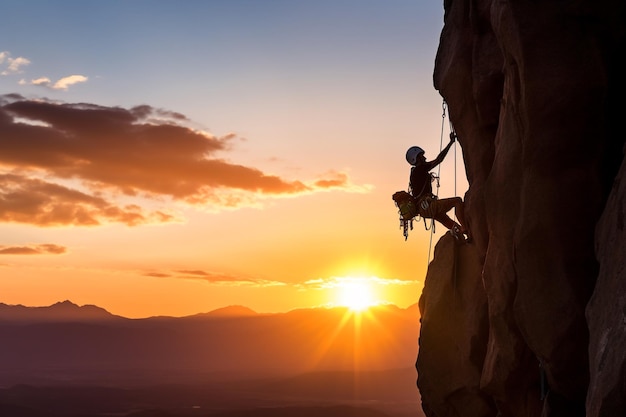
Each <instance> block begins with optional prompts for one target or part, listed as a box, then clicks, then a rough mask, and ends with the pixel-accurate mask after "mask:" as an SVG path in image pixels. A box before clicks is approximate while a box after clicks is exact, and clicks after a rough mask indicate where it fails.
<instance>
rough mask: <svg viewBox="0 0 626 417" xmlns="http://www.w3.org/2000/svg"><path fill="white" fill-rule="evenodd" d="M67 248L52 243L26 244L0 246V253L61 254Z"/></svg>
mask: <svg viewBox="0 0 626 417" xmlns="http://www.w3.org/2000/svg"><path fill="white" fill-rule="evenodd" d="M65 252H67V248H66V247H64V246H60V245H55V244H52V243H45V244H39V245H26V246H1V245H0V255H61V254H63V253H65Z"/></svg>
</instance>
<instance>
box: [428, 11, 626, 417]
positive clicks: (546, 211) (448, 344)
mask: <svg viewBox="0 0 626 417" xmlns="http://www.w3.org/2000/svg"><path fill="white" fill-rule="evenodd" d="M444 8H445V17H444V28H443V31H442V33H441V39H440V45H439V50H438V53H437V57H436V62H435V71H434V84H435V88H436V89H437V90H438V91H439V92H440V93H441V95H442V97H443V98H444V99H445V101H446V103H447V104H448V108H449V115H450V119H451V121H452V123H453V124H454V127H455V129H456V131H457V133H458V136H459V143H460V144H461V147H462V149H463V158H464V160H465V165H466V174H467V178H468V182H469V189H468V192H467V193H466V195H465V204H466V216H467V218H468V223H469V225H470V228H471V231H472V234H473V237H474V240H473V242H472V243H471V244H469V245H465V246H458V245H456V244H455V242H454V241H453V240H452V239H451V238H450V237H449V236H447V235H446V236H444V238H442V240H441V241H440V242H439V243H438V245H437V248H436V252H435V258H434V260H433V262H431V265H430V266H429V271H428V275H427V278H426V284H425V288H424V292H423V295H422V298H421V300H420V308H421V313H422V328H421V335H420V352H419V356H418V360H417V368H418V374H419V377H418V387H419V389H420V393H421V396H422V401H423V408H424V411H425V413H426V415H427V416H429V417H433V416H437V417H443V416H460V415H463V416H497V415H500V416H513V417H517V416H519V417H521V416H524V417H528V416H584V415H587V416H589V417H592V416H623V415H626V270H625V268H624V258H625V256H626V243H625V242H626V232H625V230H624V212H625V211H626V167H625V166H624V164H623V160H624V144H625V142H626V133H624V130H623V129H622V126H621V124H622V123H621V119H622V117H623V116H622V114H623V110H624V107H625V106H624V104H623V101H624V97H626V95H625V93H626V81H625V80H626V77H625V76H624V74H626V71H624V70H625V65H624V62H623V61H624V59H623V57H624V52H626V51H625V33H626V12H625V8H626V4H625V2H624V1H623V0H619V1H618V0H598V1H594V2H591V1H584V0H570V1H565V0H563V1H530V0H518V1H507V0H498V1H495V0H471V1H470V0H445V2H444ZM620 167H621V168H620ZM451 265H455V267H451Z"/></svg>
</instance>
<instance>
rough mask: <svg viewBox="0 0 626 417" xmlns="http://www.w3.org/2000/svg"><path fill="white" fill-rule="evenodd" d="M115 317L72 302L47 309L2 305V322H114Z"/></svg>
mask: <svg viewBox="0 0 626 417" xmlns="http://www.w3.org/2000/svg"><path fill="white" fill-rule="evenodd" d="M119 318H121V317H119V316H115V315H113V314H111V313H109V312H108V311H106V310H105V309H103V308H100V307H97V306H94V305H84V306H78V305H76V304H74V303H72V302H71V301H68V300H66V301H63V302H58V303H55V304H53V305H51V306H47V307H25V306H23V305H8V304H4V303H0V322H1V321H15V322H50V321H58V322H61V321H66V322H68V321H90V320H91V321H95V320H113V319H119Z"/></svg>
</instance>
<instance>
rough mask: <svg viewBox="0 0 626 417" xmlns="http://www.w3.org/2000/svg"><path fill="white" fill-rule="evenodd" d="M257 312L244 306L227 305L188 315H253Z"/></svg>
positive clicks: (197, 316)
mask: <svg viewBox="0 0 626 417" xmlns="http://www.w3.org/2000/svg"><path fill="white" fill-rule="evenodd" d="M256 314H257V312H256V311H254V310H252V309H250V308H248V307H244V306H227V307H222V308H218V309H216V310H212V311H209V312H208V313H200V314H194V315H193V316H189V317H196V318H202V317H246V316H255V315H256Z"/></svg>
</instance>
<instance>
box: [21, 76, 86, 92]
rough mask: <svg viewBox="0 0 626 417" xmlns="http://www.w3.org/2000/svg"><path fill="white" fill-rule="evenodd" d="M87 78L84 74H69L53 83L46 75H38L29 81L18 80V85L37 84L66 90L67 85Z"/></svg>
mask: <svg viewBox="0 0 626 417" xmlns="http://www.w3.org/2000/svg"><path fill="white" fill-rule="evenodd" d="M88 79H89V78H87V77H86V76H84V75H69V76H67V77H63V78H60V79H59V80H57V81H56V82H54V83H53V82H52V80H51V79H50V78H48V77H40V78H36V79H34V80H30V81H26V80H20V82H19V84H20V85H26V84H30V85H38V86H42V87H48V88H51V89H53V90H63V91H67V89H68V87H69V86H71V85H74V84H78V83H84V82H87V80H88Z"/></svg>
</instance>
